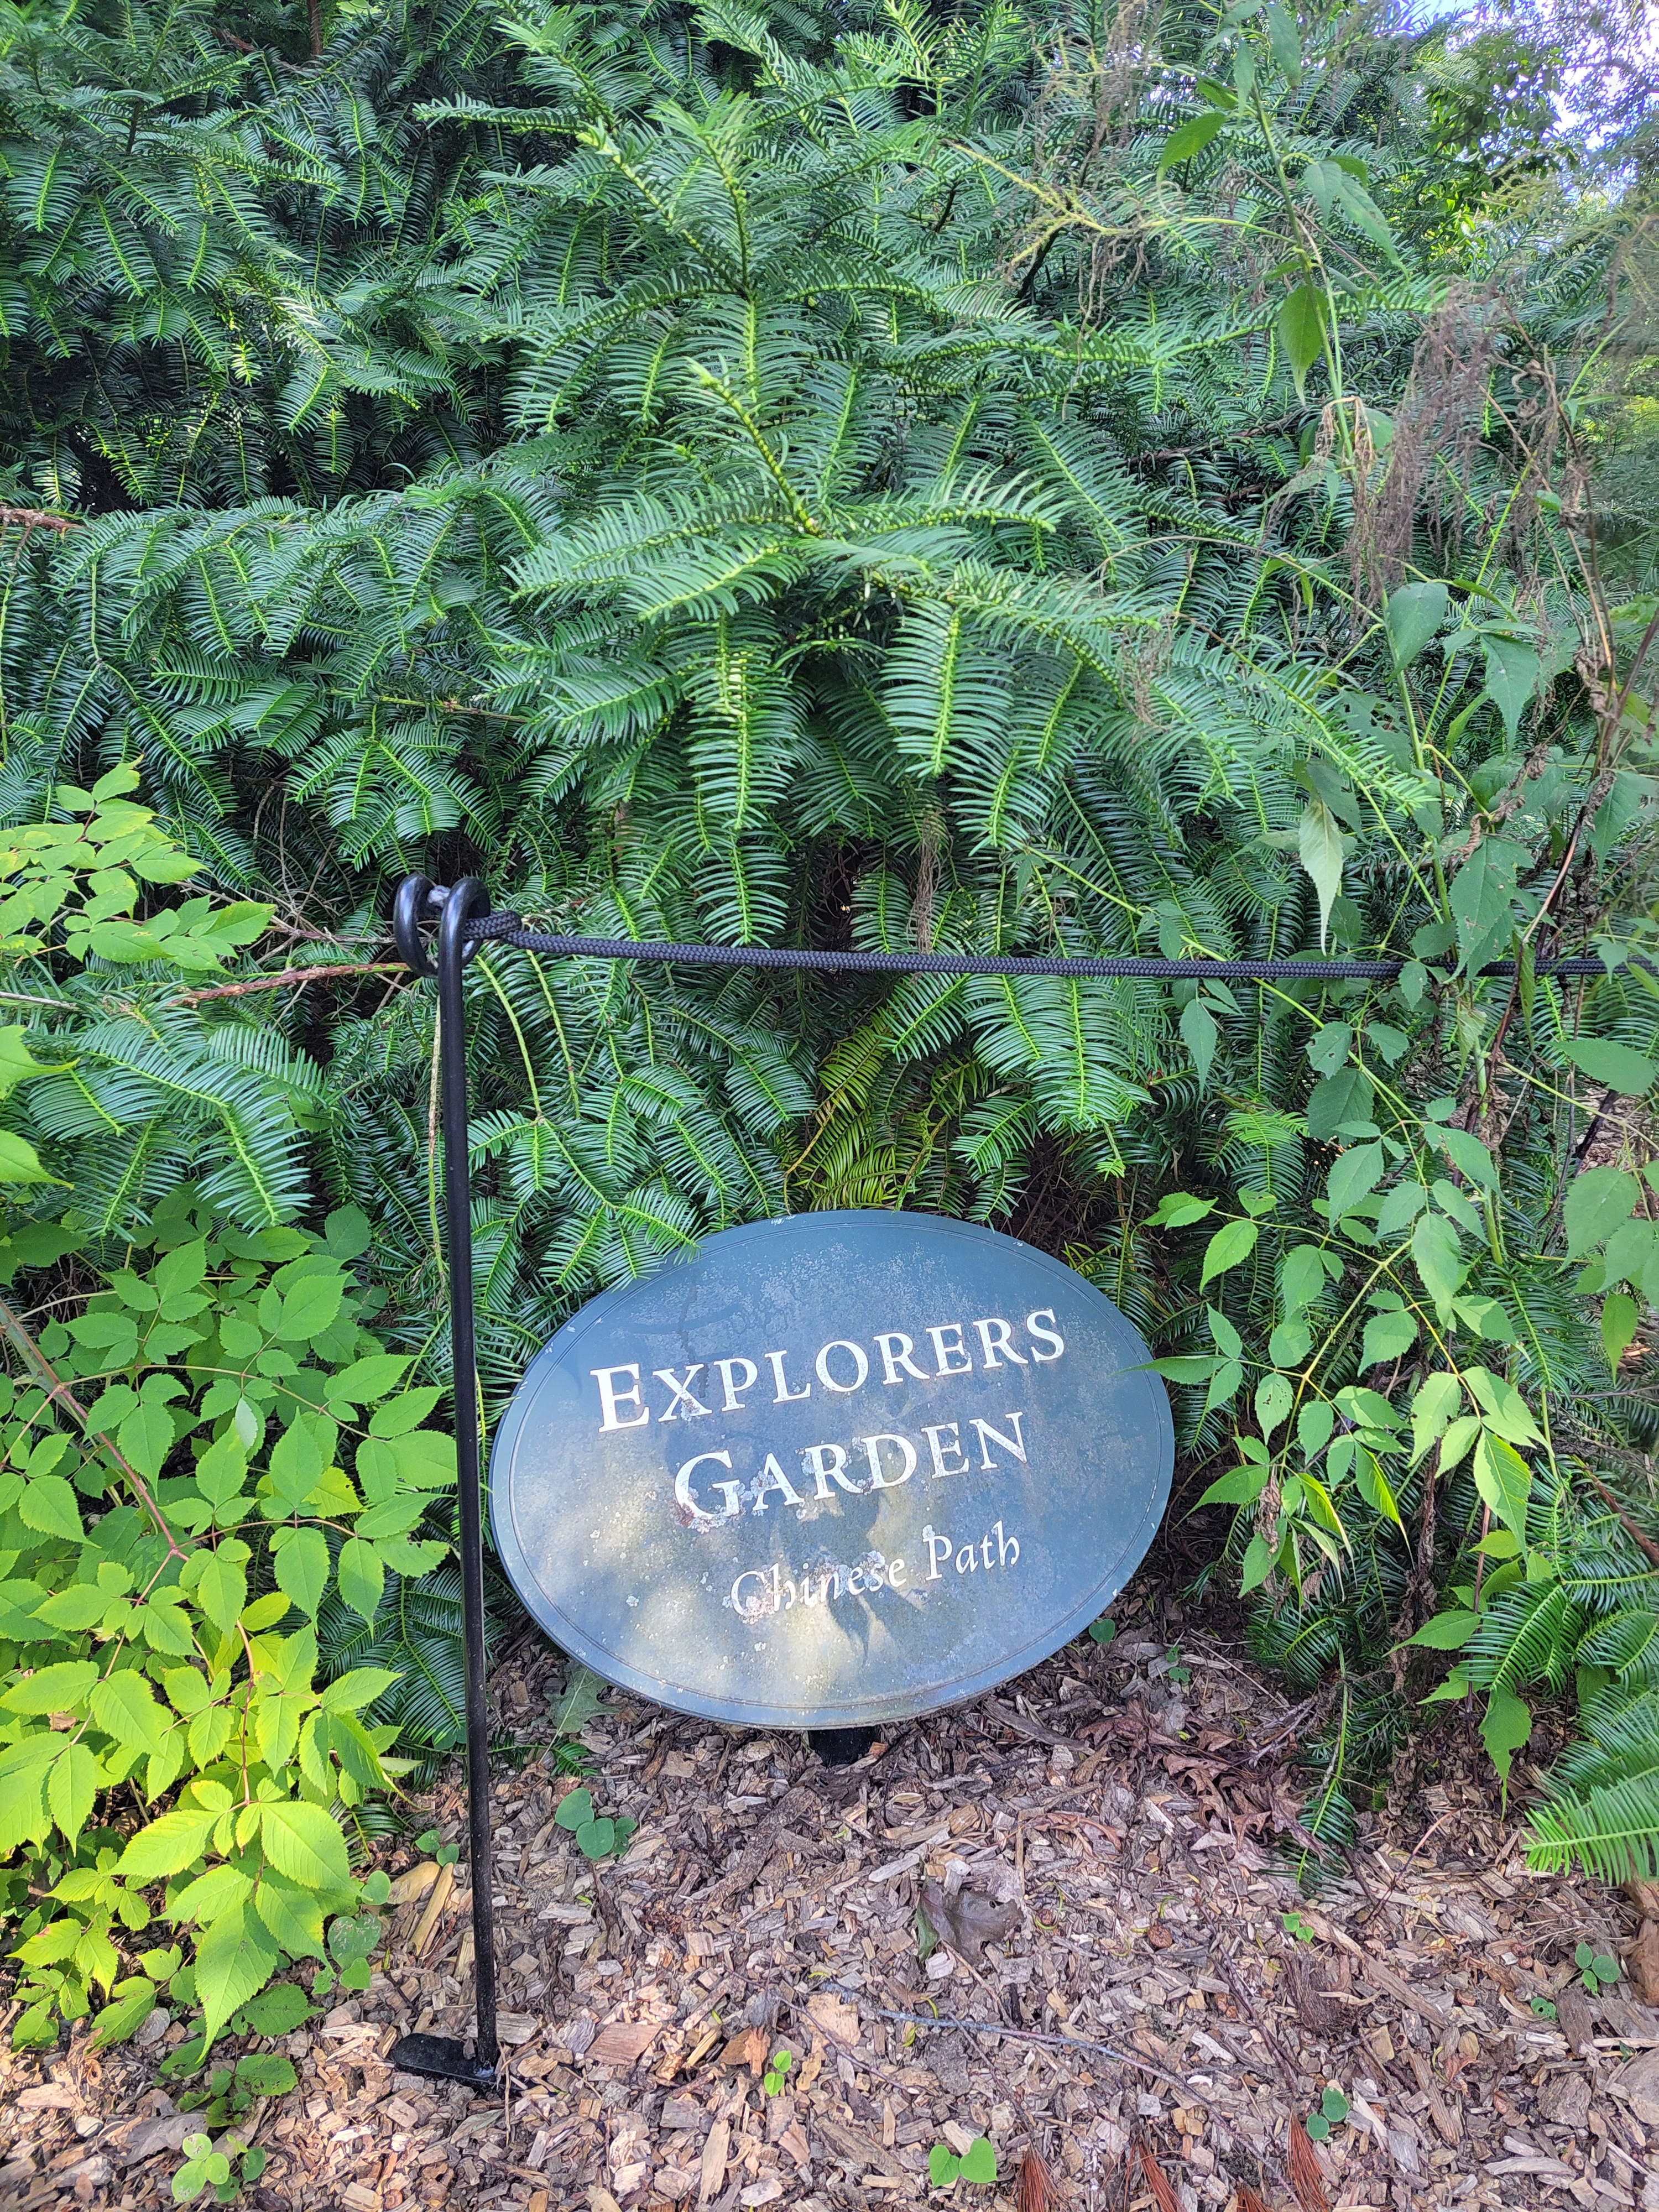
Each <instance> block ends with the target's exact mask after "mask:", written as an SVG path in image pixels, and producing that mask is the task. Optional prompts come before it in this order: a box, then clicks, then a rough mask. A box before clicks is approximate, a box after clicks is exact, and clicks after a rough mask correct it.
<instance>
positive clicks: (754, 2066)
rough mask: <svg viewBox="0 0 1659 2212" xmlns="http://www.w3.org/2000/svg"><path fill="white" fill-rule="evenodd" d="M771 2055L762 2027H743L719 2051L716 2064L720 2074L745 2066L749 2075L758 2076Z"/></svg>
mask: <svg viewBox="0 0 1659 2212" xmlns="http://www.w3.org/2000/svg"><path fill="white" fill-rule="evenodd" d="M771 2055H772V2053H771V2045H770V2044H769V2042H768V2040H767V2034H766V2030H765V2029H764V2028H763V2027H745V2028H744V2029H743V2030H742V2031H741V2033H738V2034H737V2035H734V2036H733V2037H732V2040H731V2041H730V2042H729V2043H728V2044H727V2045H726V2048H725V2050H724V2051H721V2053H720V2059H719V2062H718V2063H719V2065H720V2070H721V2071H722V2072H724V2071H725V2070H726V2069H728V2068H730V2067H733V2066H746V2067H747V2068H748V2069H749V2071H750V2073H751V2074H760V2073H763V2072H764V2071H765V2068H766V2062H767V2060H768V2059H769V2057H771Z"/></svg>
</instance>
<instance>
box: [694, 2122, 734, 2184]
mask: <svg viewBox="0 0 1659 2212" xmlns="http://www.w3.org/2000/svg"><path fill="white" fill-rule="evenodd" d="M731 2147H732V2126H731V2123H730V2121H728V2120H716V2121H715V2123H714V2126H713V2127H712V2128H710V2129H709V2130H708V2142H706V2143H705V2144H704V2145H703V2147H702V2163H701V2165H700V2166H699V2168H698V2186H697V2202H698V2203H699V2204H707V2203H708V2201H709V2199H710V2198H711V2197H718V2196H719V2194H720V2184H721V2182H722V2181H724V2180H725V2179H726V2152H727V2151H728V2150H729V2149H730V2148H731Z"/></svg>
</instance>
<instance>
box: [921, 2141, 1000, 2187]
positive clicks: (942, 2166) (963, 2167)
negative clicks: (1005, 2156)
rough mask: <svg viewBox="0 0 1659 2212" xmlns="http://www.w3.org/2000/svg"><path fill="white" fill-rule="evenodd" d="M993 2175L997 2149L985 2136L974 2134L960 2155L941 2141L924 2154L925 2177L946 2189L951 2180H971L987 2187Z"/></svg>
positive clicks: (992, 2181) (994, 2177)
mask: <svg viewBox="0 0 1659 2212" xmlns="http://www.w3.org/2000/svg"><path fill="white" fill-rule="evenodd" d="M996 2178H997V2154H996V2150H995V2148H994V2145H993V2144H992V2143H991V2142H990V2141H989V2140H988V2138H987V2137H986V2136H975V2138H974V2140H973V2142H971V2143H969V2146H968V2148H967V2149H966V2150H965V2151H963V2154H962V2155H961V2157H960V2158H958V2157H957V2154H956V2152H955V2151H953V2150H952V2149H951V2147H950V2145H949V2144H948V2143H942V2142H939V2143H935V2144H934V2145H933V2148H932V2149H931V2150H930V2151H929V2152H928V2154H927V2179H928V2180H929V2181H930V2182H932V2184H933V2187H934V2188H935V2189H948V2188H949V2187H950V2185H951V2183H952V2182H953V2181H971V2182H974V2183H975V2184H976V2185H978V2186H980V2187H981V2188H985V2189H988V2188H989V2187H990V2186H991V2185H992V2184H993V2183H994V2181H995V2180H996Z"/></svg>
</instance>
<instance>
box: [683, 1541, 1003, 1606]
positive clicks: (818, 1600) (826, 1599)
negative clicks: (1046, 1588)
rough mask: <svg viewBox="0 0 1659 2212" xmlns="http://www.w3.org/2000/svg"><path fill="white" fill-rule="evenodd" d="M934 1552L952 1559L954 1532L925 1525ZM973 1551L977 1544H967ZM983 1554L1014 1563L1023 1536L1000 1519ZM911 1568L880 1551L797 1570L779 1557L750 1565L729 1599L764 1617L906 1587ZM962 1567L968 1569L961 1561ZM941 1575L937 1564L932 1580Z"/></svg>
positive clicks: (989, 1559) (988, 1563) (992, 1562)
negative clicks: (766, 1564)
mask: <svg viewBox="0 0 1659 2212" xmlns="http://www.w3.org/2000/svg"><path fill="white" fill-rule="evenodd" d="M923 1536H924V1541H926V1542H927V1546H928V1550H929V1556H930V1558H932V1557H933V1555H934V1553H935V1552H937V1555H938V1557H939V1558H940V1559H946V1560H948V1559H949V1558H950V1556H951V1539H950V1538H949V1537H942V1536H935V1535H934V1534H933V1530H932V1529H931V1528H928V1529H926V1530H924V1531H923ZM993 1544H995V1545H996V1547H997V1554H998V1555H997V1558H996V1559H995V1560H993V1559H992V1557H991V1547H992V1546H993ZM963 1550H964V1551H966V1552H973V1551H974V1550H975V1547H973V1546H972V1545H967V1546H964V1547H963ZM980 1556H982V1557H983V1559H984V1562H985V1565H986V1566H987V1569H988V1568H989V1567H991V1566H992V1565H999V1566H1013V1565H1016V1564H1017V1562H1018V1559H1019V1539H1018V1537H1017V1536H1008V1535H1005V1534H1004V1533H1003V1527H1002V1523H1001V1522H1000V1521H999V1522H996V1523H995V1524H994V1527H993V1528H992V1530H991V1532H990V1534H989V1535H987V1536H986V1537H984V1538H983V1539H982V1540H981V1545H980V1547H978V1552H977V1553H975V1558H976V1559H977V1558H978V1557H980ZM957 1571H958V1572H959V1573H965V1572H968V1571H969V1570H968V1569H966V1568H963V1567H961V1566H960V1565H959V1566H958V1569H957ZM908 1575H909V1569H908V1566H907V1565H905V1563H904V1561H903V1560H902V1559H884V1558H883V1556H882V1554H881V1553H879V1552H869V1553H866V1554H865V1556H864V1558H863V1559H860V1560H857V1561H856V1562H854V1564H853V1565H845V1564H843V1563H842V1562H840V1561H828V1560H825V1561H821V1562H819V1563H817V1564H816V1565H807V1566H804V1567H802V1568H801V1569H800V1571H799V1573H798V1574H797V1573H796V1572H794V1571H793V1570H791V1569H790V1568H788V1567H787V1566H784V1565H780V1564H779V1563H778V1562H777V1561H774V1562H773V1564H772V1565H770V1566H769V1567H745V1568H744V1571H743V1572H742V1573H741V1574H740V1575H738V1577H737V1578H736V1579H735V1580H734V1581H733V1583H732V1588H731V1590H730V1593H729V1594H728V1596H727V1599H726V1602H727V1604H728V1605H730V1607H732V1611H733V1612H734V1613H736V1614H737V1615H738V1619H739V1620H761V1619H763V1617H764V1616H765V1615H766V1614H768V1613H789V1612H793V1609H794V1607H796V1606H798V1605H800V1606H806V1607H812V1606H820V1605H822V1606H828V1605H830V1604H832V1603H833V1602H834V1601H836V1599H838V1598H843V1597H861V1596H869V1597H874V1596H876V1595H878V1594H879V1593H880V1592H881V1591H883V1590H893V1591H902V1590H903V1589H905V1586H906V1583H907V1579H908ZM929 1580H931V1581H933V1582H937V1581H938V1580H939V1570H938V1568H937V1566H935V1567H934V1569H933V1573H932V1574H931V1576H930V1577H929Z"/></svg>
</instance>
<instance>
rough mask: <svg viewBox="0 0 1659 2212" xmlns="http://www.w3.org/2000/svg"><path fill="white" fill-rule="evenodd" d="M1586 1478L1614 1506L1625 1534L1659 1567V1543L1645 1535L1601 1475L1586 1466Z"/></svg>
mask: <svg viewBox="0 0 1659 2212" xmlns="http://www.w3.org/2000/svg"><path fill="white" fill-rule="evenodd" d="M1585 1479H1586V1480H1587V1481H1588V1482H1589V1486H1590V1488H1591V1489H1592V1490H1593V1491H1595V1493H1596V1495H1597V1497H1598V1498H1601V1499H1603V1500H1604V1501H1605V1503H1606V1504H1608V1505H1610V1506H1612V1508H1613V1511H1614V1512H1615V1513H1616V1514H1617V1515H1618V1516H1619V1518H1620V1521H1621V1522H1623V1523H1624V1528H1625V1534H1626V1535H1627V1536H1628V1537H1629V1538H1630V1540H1631V1541H1632V1543H1633V1544H1635V1545H1637V1546H1638V1547H1639V1549H1640V1550H1641V1551H1643V1552H1644V1553H1645V1554H1646V1555H1647V1557H1648V1558H1649V1559H1651V1560H1652V1561H1653V1564H1654V1565H1655V1566H1656V1567H1659V1544H1656V1543H1655V1542H1654V1541H1653V1539H1652V1537H1651V1536H1644V1534H1642V1531H1641V1530H1640V1529H1639V1528H1638V1527H1637V1525H1636V1523H1635V1522H1634V1521H1632V1519H1631V1517H1630V1516H1629V1514H1628V1513H1626V1510H1625V1509H1624V1507H1623V1506H1622V1505H1621V1504H1620V1503H1619V1500H1618V1499H1617V1498H1615V1497H1614V1496H1613V1492H1611V1491H1610V1490H1609V1489H1608V1488H1607V1485H1606V1483H1605V1482H1603V1481H1602V1480H1601V1477H1600V1476H1599V1475H1595V1474H1590V1473H1589V1469H1588V1468H1586V1469H1585Z"/></svg>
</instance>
